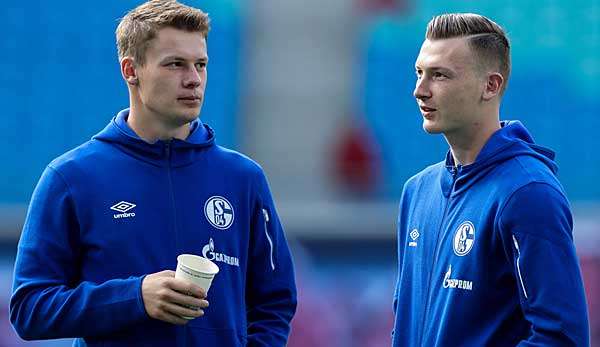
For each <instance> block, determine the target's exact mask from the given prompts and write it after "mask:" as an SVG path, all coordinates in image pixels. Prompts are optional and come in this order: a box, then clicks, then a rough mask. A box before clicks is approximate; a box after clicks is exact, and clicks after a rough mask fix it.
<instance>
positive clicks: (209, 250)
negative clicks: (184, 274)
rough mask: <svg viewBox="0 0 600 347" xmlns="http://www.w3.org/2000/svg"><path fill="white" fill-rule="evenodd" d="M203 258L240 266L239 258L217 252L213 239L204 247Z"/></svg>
mask: <svg viewBox="0 0 600 347" xmlns="http://www.w3.org/2000/svg"><path fill="white" fill-rule="evenodd" d="M202 256H203V257H204V258H206V259H208V260H212V261H217V262H219V263H225V264H227V265H231V266H237V267H239V266H240V260H239V258H237V257H233V256H230V255H227V254H225V253H219V252H215V242H214V241H213V239H212V237H211V238H210V240H209V241H208V244H206V245H205V246H204V247H202Z"/></svg>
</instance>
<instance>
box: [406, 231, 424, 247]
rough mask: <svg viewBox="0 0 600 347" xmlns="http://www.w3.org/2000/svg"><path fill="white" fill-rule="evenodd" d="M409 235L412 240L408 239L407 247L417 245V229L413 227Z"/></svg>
mask: <svg viewBox="0 0 600 347" xmlns="http://www.w3.org/2000/svg"><path fill="white" fill-rule="evenodd" d="M408 235H409V236H410V238H411V239H412V241H410V242H409V243H408V246H409V247H417V239H418V238H419V235H421V234H419V230H417V229H413V230H412V231H411V232H410V234H408Z"/></svg>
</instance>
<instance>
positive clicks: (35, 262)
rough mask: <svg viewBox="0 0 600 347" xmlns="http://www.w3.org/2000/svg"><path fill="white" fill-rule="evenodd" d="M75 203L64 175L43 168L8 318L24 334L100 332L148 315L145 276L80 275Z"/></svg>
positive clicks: (18, 261)
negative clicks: (95, 279) (92, 278)
mask: <svg viewBox="0 0 600 347" xmlns="http://www.w3.org/2000/svg"><path fill="white" fill-rule="evenodd" d="M76 208H77V206H75V204H74V201H73V198H72V196H71V194H70V193H69V189H68V186H67V184H66V183H65V181H64V180H63V178H62V176H61V175H60V174H59V173H58V172H57V171H55V170H54V169H53V168H52V167H50V166H49V167H48V168H46V170H45V171H44V173H43V175H42V177H41V178H40V181H39V182H38V185H37V187H36V189H35V191H34V193H33V196H32V198H31V203H30V205H29V210H28V212H27V217H26V220H25V224H24V227H23V232H22V234H21V238H20V240H19V245H18V249H17V257H16V261H15V272H14V279H13V289H12V296H11V298H10V321H11V323H12V325H13V326H14V328H15V330H16V332H17V333H18V334H19V336H20V337H21V338H23V339H26V340H33V339H52V338H67V337H88V336H99V335H103V334H108V333H112V332H115V331H118V330H120V329H123V328H124V327H127V325H129V324H132V323H134V322H136V321H139V320H142V319H147V315H146V312H145V309H144V305H143V302H142V298H141V281H142V278H143V277H132V278H128V279H113V280H109V281H107V282H104V283H92V282H87V281H81V280H80V278H81V274H80V272H81V267H80V258H81V253H82V252H83V250H82V247H81V244H80V238H79V232H80V229H79V222H78V220H77V216H76Z"/></svg>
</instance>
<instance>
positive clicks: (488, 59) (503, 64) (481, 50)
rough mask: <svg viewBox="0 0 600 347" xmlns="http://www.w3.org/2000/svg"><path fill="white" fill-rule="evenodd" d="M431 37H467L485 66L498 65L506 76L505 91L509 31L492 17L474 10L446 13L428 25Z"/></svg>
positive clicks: (472, 48) (508, 72) (480, 62)
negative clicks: (507, 34) (507, 33)
mask: <svg viewBox="0 0 600 347" xmlns="http://www.w3.org/2000/svg"><path fill="white" fill-rule="evenodd" d="M425 37H426V38H427V39H429V40H438V39H450V38H456V37H467V38H468V40H467V42H468V45H469V47H470V48H471V50H472V51H473V52H474V53H475V55H476V58H477V61H478V62H479V64H480V65H481V67H483V68H490V67H491V68H496V69H498V72H499V73H500V74H501V75H502V77H503V78H504V84H503V86H502V90H501V93H502V94H503V93H504V90H505V89H506V86H507V84H508V77H509V76H510V66H511V63H510V43H509V41H508V37H507V36H506V32H505V31H504V29H502V27H501V26H500V25H498V24H496V23H495V22H494V21H492V20H491V19H489V18H487V17H484V16H481V15H478V14H474V13H447V14H442V15H439V16H436V17H434V18H433V19H432V20H431V21H429V24H427V33H426V34H425Z"/></svg>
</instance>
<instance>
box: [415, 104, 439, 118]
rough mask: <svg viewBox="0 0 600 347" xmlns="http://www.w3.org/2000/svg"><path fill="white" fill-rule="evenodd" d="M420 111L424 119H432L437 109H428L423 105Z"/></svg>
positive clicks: (420, 106)
mask: <svg viewBox="0 0 600 347" xmlns="http://www.w3.org/2000/svg"><path fill="white" fill-rule="evenodd" d="M419 109H420V110H421V114H422V115H423V117H425V118H427V119H430V118H431V117H432V113H433V112H435V111H437V109H435V108H433V107H428V106H423V105H419Z"/></svg>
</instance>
